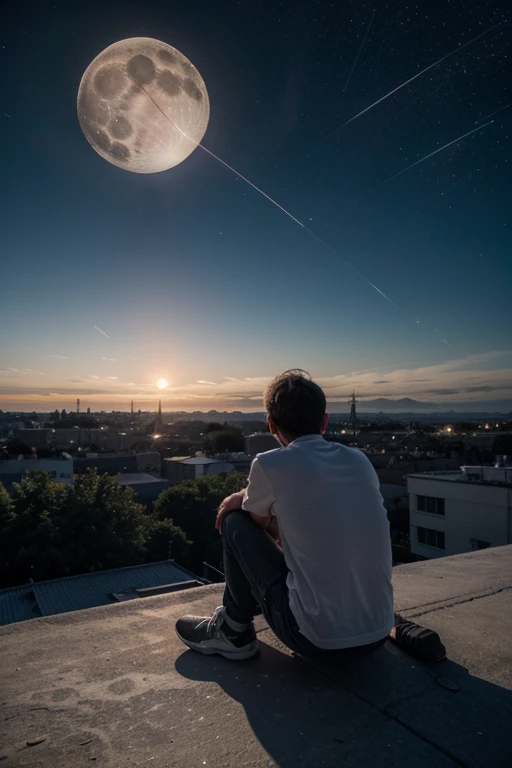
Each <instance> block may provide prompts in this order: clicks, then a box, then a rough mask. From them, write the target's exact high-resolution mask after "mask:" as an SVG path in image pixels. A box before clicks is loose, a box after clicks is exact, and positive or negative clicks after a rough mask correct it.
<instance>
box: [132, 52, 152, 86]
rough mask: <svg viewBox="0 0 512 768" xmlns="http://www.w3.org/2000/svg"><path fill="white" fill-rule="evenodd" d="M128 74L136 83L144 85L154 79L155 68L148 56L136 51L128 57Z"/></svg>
mask: <svg viewBox="0 0 512 768" xmlns="http://www.w3.org/2000/svg"><path fill="white" fill-rule="evenodd" d="M127 71H128V74H129V75H130V77H131V78H132V80H135V82H136V83H137V85H146V84H147V83H150V82H151V81H152V80H154V79H155V75H156V68H155V65H154V64H153V62H152V61H151V59H150V58H149V56H143V55H142V54H141V53H138V54H137V55H136V56H134V57H133V58H131V59H130V61H129V62H128V67H127Z"/></svg>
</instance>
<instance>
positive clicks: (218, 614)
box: [197, 605, 224, 637]
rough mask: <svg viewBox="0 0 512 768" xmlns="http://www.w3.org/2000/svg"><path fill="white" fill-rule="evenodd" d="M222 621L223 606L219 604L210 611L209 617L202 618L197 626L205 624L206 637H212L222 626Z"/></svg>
mask: <svg viewBox="0 0 512 768" xmlns="http://www.w3.org/2000/svg"><path fill="white" fill-rule="evenodd" d="M223 621H224V606H223V605H219V606H218V607H217V608H216V609H215V610H214V612H213V613H212V615H211V617H210V618H209V619H203V620H202V621H200V622H199V624H198V625H197V628H198V629H199V627H202V626H204V625H205V624H206V635H207V637H213V636H214V635H216V634H217V633H218V632H219V631H220V628H221V626H222V622H223Z"/></svg>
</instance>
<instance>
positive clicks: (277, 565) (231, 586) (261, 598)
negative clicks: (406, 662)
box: [222, 512, 386, 661]
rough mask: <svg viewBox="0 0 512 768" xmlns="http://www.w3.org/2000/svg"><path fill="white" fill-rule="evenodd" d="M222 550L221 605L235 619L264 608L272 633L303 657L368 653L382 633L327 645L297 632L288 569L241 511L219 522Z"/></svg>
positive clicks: (248, 619)
mask: <svg viewBox="0 0 512 768" xmlns="http://www.w3.org/2000/svg"><path fill="white" fill-rule="evenodd" d="M222 547H223V552H224V574H225V577H226V588H225V590H224V601H223V602H224V607H225V608H226V611H227V614H228V616H229V617H230V618H231V619H233V621H238V622H240V623H241V624H249V623H250V622H251V621H252V620H253V619H254V616H255V615H256V614H257V613H263V615H264V617H265V619H266V621H267V623H268V625H269V627H270V628H271V629H272V631H273V632H274V634H275V635H276V636H277V637H278V638H279V640H281V642H282V643H284V645H286V646H287V647H288V648H290V650H292V651H295V652H296V653H298V654H300V655H302V656H308V657H313V658H319V659H326V660H331V661H335V660H346V659H349V658H350V659H351V658H354V657H355V656H361V655H364V654H366V653H369V652H371V651H373V650H375V649H376V648H379V647H380V646H381V645H383V644H384V642H385V641H386V638H383V639H382V640H379V641H378V642H376V643H371V644H370V645H365V646H360V647H358V648H345V649H339V650H326V649H324V648H318V647H317V646H315V645H313V643H311V642H310V641H309V640H308V639H307V638H306V637H304V635H302V634H301V633H300V631H299V627H298V624H297V622H296V620H295V617H294V615H293V613H292V611H291V609H290V604H289V600H288V586H287V584H286V577H287V576H288V568H287V567H286V563H285V560H284V555H283V552H282V550H281V549H280V548H279V547H278V546H277V544H276V542H275V541H274V539H273V538H272V537H271V536H270V535H269V534H268V533H266V531H264V530H263V529H262V528H260V527H259V526H258V525H256V523H255V522H253V520H251V518H250V517H249V515H248V514H247V513H245V512H232V513H231V514H230V515H228V516H227V517H225V518H224V520H223V523H222Z"/></svg>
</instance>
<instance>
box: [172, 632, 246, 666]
mask: <svg viewBox="0 0 512 768" xmlns="http://www.w3.org/2000/svg"><path fill="white" fill-rule="evenodd" d="M176 634H177V635H178V637H179V639H180V640H181V642H182V643H185V645H186V646H188V647H189V648H191V649H192V650H193V651H197V653H202V654H203V656H223V657H224V658H225V659H230V660H231V661H245V659H252V658H253V656H256V655H257V654H258V653H259V652H260V646H259V641H258V640H256V642H255V644H254V645H251V646H250V647H249V648H247V647H246V648H240V650H238V649H237V650H236V651H223V650H222V649H220V648H211V647H210V648H207V647H205V646H204V645H202V644H201V643H193V642H191V641H190V640H185V638H184V637H182V636H181V635H180V633H179V632H178V630H176Z"/></svg>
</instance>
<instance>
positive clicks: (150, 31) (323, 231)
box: [0, 0, 512, 410]
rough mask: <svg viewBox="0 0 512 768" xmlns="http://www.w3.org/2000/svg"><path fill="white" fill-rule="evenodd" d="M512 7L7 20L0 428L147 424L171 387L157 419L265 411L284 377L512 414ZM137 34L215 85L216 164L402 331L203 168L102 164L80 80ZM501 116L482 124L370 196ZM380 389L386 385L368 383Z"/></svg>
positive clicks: (242, 8)
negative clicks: (3, 421) (86, 410)
mask: <svg viewBox="0 0 512 768" xmlns="http://www.w3.org/2000/svg"><path fill="white" fill-rule="evenodd" d="M507 6H508V3H507V2H506V0H498V2H491V1H490V0H489V1H488V2H479V1H476V2H472V3H471V4H468V3H467V2H465V1H463V0H453V2H438V1H436V2H434V3H433V2H419V3H415V4H414V3H410V4H409V3H407V2H404V1H403V0H402V1H401V2H387V3H381V2H376V3H372V4H371V5H368V4H362V3H360V2H356V1H355V0H354V1H353V2H345V1H343V2H338V3H334V2H333V3H332V4H330V3H327V2H313V3H299V2H291V1H290V2H282V3H279V2H265V1H264V2H262V3H259V4H257V5H254V4H247V3H245V2H239V3H237V2H224V1H222V0H221V1H220V2H219V3H216V4H214V5H212V3H211V2H206V0H203V1H202V2H200V1H199V0H190V1H189V2H187V3H184V4H179V3H172V4H170V3H166V2H165V3H164V2H155V1H154V0H147V2H144V3H134V2H105V3H84V2H78V3H63V2H58V1H57V2H54V3H52V4H50V5H47V4H40V3H30V2H28V3H24V4H23V5H22V6H19V7H14V6H11V10H10V13H9V17H8V19H7V21H6V23H5V24H4V25H3V29H2V33H1V39H0V44H1V46H2V47H0V62H1V66H2V70H3V72H4V81H5V83H6V88H4V90H3V95H2V103H1V104H0V107H1V109H0V130H1V133H2V137H1V140H2V145H3V147H4V150H5V148H7V149H8V151H7V152H6V153H5V152H4V153H3V159H2V178H3V179H4V186H3V189H4V198H3V205H2V210H1V217H2V221H1V227H0V231H1V235H0V238H1V239H0V244H1V246H0V247H1V250H2V253H3V254H4V257H3V259H2V280H1V286H2V301H1V308H0V312H1V315H2V320H1V324H0V408H3V409H4V410H8V409H17V408H25V407H26V408H30V409H32V408H41V409H47V408H48V409H49V408H51V407H53V408H55V407H67V408H69V407H72V405H73V401H74V399H75V398H76V397H77V396H80V397H81V398H82V404H83V407H87V405H91V407H92V408H93V409H94V408H96V407H102V408H123V407H126V404H127V403H128V401H129V400H130V399H131V398H132V397H133V398H135V400H136V402H139V403H140V407H145V405H146V403H145V401H148V402H149V401H150V400H151V399H154V397H155V396H156V390H155V386H154V382H155V381H156V379H158V378H159V377H161V376H163V377H165V378H166V379H167V380H168V381H169V383H170V388H169V390H167V391H166V392H164V394H163V401H164V402H163V404H164V407H165V408H174V407H176V408H180V409H189V408H190V409H192V408H206V407H212V408H213V407H216V408H219V409H224V408H228V409H231V408H235V407H236V408H238V409H239V410H257V409H258V407H259V405H260V401H259V399H258V398H259V392H260V391H261V389H258V388H259V387H260V385H261V386H263V385H264V383H265V381H266V380H267V378H268V377H270V376H272V375H274V374H276V373H279V372H280V371H282V370H284V369H286V368H290V367H302V368H305V369H307V370H308V371H309V372H310V373H311V374H312V375H313V376H314V377H315V378H317V379H319V380H321V381H322V382H323V383H324V386H326V387H327V388H328V389H329V390H330V391H331V399H334V400H336V401H338V400H339V401H340V402H341V401H345V400H346V399H347V396H348V394H349V392H351V390H352V387H356V388H357V389H358V391H360V392H361V394H362V395H363V396H368V397H378V396H379V395H383V396H387V397H403V396H411V397H414V398H415V399H418V400H428V401H436V402H445V403H449V402H451V401H453V402H455V401H457V402H460V401H464V402H468V406H469V404H471V403H472V402H475V403H476V401H481V400H483V399H485V400H486V401H489V400H500V401H504V400H507V399H510V398H511V397H512V356H511V354H510V351H509V350H510V349H511V347H512V344H511V342H510V328H511V309H510V295H511V272H512V271H511V265H510V258H511V257H510V254H511V222H510V200H511V187H512V183H511V173H510V169H511V165H512V163H511V158H512V148H511V142H510V133H511V128H512V107H510V108H506V109H503V108H504V107H506V106H507V105H508V104H509V103H510V101H512V93H511V90H512V89H511V88H510V82H511V80H510V74H511V67H510V57H511V46H510V42H511V28H512V21H509V20H508V16H509V15H510V13H509V12H507ZM372 8H375V16H374V20H373V23H372V27H371V29H370V32H369V34H368V39H367V41H366V44H365V47H364V49H363V50H362V53H361V56H360V57H359V60H358V63H357V66H356V67H355V69H354V72H353V75H352V78H351V80H350V82H349V84H348V87H346V89H345V90H344V87H345V85H346V82H347V78H348V76H349V73H350V70H351V68H352V65H353V63H354V60H355V57H356V55H357V52H358V50H359V48H360V45H361V42H362V39H363V37H364V34H365V32H366V29H367V26H368V22H369V20H370V17H371V9H372ZM498 23H500V25H499V26H498V27H496V28H495V29H494V30H492V31H491V32H489V33H488V34H487V35H485V36H484V37H483V38H481V39H480V40H478V41H476V42H475V43H473V44H471V45H469V46H467V47H466V48H465V49H464V50H463V51H461V52H460V53H457V54H456V55H454V56H451V57H450V58H449V59H448V60H447V61H446V62H443V63H441V64H440V65H439V66H438V67H435V68H433V69H432V70H430V71H429V72H428V73H426V74H425V75H424V76H422V77H420V78H418V79H417V80H415V81H414V82H413V83H411V84H410V85H409V86H407V87H405V88H403V89H402V90H400V91H399V92H398V93H396V94H395V95H393V96H391V97H390V98H389V99H387V100H386V101H384V102H383V103H381V104H379V105H378V106H376V107H375V108H374V109H372V110H371V111H369V112H368V113H367V114H365V115H363V116H361V117H360V118H358V119H357V120H355V121H354V122H352V123H351V124H350V125H348V126H346V127H345V128H343V129H342V130H340V131H338V132H337V133H336V134H335V135H334V136H332V137H330V138H328V139H325V136H326V135H327V134H329V133H330V132H331V131H333V130H334V129H335V128H336V127H337V126H339V125H341V124H342V123H343V122H345V121H346V120H348V119H349V118H351V117H352V116H353V115H355V114H356V113H358V112H359V111H361V110H362V109H364V108H365V107H366V106H368V105H369V104H372V103H373V102H374V101H376V100H377V99H378V98H380V97H381V96H383V95H385V94H386V93H388V91H390V90H392V89H393V88H395V87H396V86H397V85H399V84H400V83H402V82H403V81H405V80H407V79H408V78H410V77H412V75H414V74H416V73H417V72H419V71H420V70H421V69H423V68H425V67H427V66H428V65H429V64H431V63H432V62H434V61H436V60H437V59H438V58H440V57H442V56H443V55H444V54H446V53H449V52H450V51H452V50H454V49H456V48H457V47H460V46H461V45H462V44H464V43H465V42H467V41H468V40H471V39H472V38H473V37H475V36H477V35H478V34H480V33H481V32H483V31H485V30H487V29H489V28H490V27H492V26H493V25H494V24H498ZM134 36H146V37H155V38H157V39H160V40H164V41H166V42H168V43H170V44H171V45H173V46H175V47H176V48H178V49H179V50H180V51H182V52H183V53H184V54H185V55H186V56H188V57H189V58H190V59H191V61H192V62H193V63H194V64H195V65H196V67H197V68H198V69H199V71H200V72H201V74H202V76H203V78H204V80H205V82H206V86H207V89H208V92H209V96H210V102H211V118H210V123H209V127H208V130H207V133H206V136H205V139H204V144H205V146H207V147H208V148H210V149H211V150H212V151H213V152H215V153H216V154H218V155H219V156H220V157H222V158H223V159H225V160H226V161H227V162H228V163H230V164H231V165H233V166H234V167H235V168H237V169H239V170H240V172H241V173H243V174H244V175H245V176H247V177H248V178H250V179H251V180H252V181H253V182H254V183H255V184H257V185H258V186H259V187H261V188H262V189H264V190H265V191H266V192H267V193H268V194H269V195H271V196H272V197H273V198H275V199H276V200H278V201H279V202H280V203H281V204H282V205H284V206H285V207H286V208H287V209H288V210H290V211H291V212H292V213H293V214H294V215H295V216H297V217H298V218H299V219H300V220H302V221H304V222H305V223H306V224H307V226H308V227H310V228H311V229H312V230H313V231H314V232H315V233H316V234H317V235H318V236H319V237H321V238H322V239H324V240H325V241H327V242H328V243H329V244H330V245H331V246H332V247H333V248H334V249H335V250H336V251H338V252H339V254H340V255H341V256H342V257H343V258H345V259H347V260H348V261H349V262H350V263H351V264H353V265H354V266H355V267H356V268H357V269H358V270H359V271H360V272H361V273H363V274H364V275H365V276H366V277H367V278H368V279H369V280H370V281H371V282H372V283H374V284H375V285H376V286H378V287H379V288H380V289H381V290H382V291H383V292H384V293H386V295H388V296H389V297H390V298H391V299H392V300H393V302H395V303H396V304H397V305H398V306H399V307H400V311H399V310H397V309H395V308H394V307H393V306H392V305H391V304H390V303H389V302H387V301H386V300H385V299H384V298H383V297H382V296H381V295H380V294H379V293H377V292H376V291H375V290H373V289H372V288H371V287H370V286H369V285H368V284H367V283H366V282H364V280H362V279H361V278H359V277H358V276H356V275H355V274H354V273H353V272H351V271H350V270H348V269H347V267H346V266H345V264H344V263H343V261H342V259H340V258H338V257H336V256H335V255H333V254H332V253H330V252H329V251H327V250H326V249H324V248H323V247H322V246H321V245H320V244H319V243H318V242H317V241H316V240H315V239H313V238H312V237H310V236H309V235H308V233H307V232H305V231H303V230H302V229H301V228H300V227H298V226H297V225H295V224H294V223H293V222H292V221H291V220H290V219H288V218H287V217H286V216H285V215H284V214H283V213H282V212H281V211H279V210H278V209H277V208H275V207H273V206H272V205H271V204H270V203H269V202H268V201H267V200H265V199H264V198H263V197H261V196H259V195H258V194H257V193H256V192H255V191H254V190H253V189H251V188H250V187H248V186H247V185H246V184H244V182H243V181H242V180H240V179H237V178H236V177H234V176H233V175H232V174H231V173H230V172H228V171H227V170H226V169H225V168H223V167H222V166H220V165H219V164H218V163H216V162H215V160H213V159H212V158H211V157H208V156H207V155H206V154H205V153H203V152H201V151H200V150H196V151H195V152H194V153H193V154H192V155H191V156H190V157H189V158H188V159H187V160H186V161H185V162H184V163H182V164H181V165H180V166H178V167H176V168H174V169H171V170H170V171H167V172H165V173H161V174H152V175H147V176H146V175H140V174H131V173H128V172H126V171H123V170H121V169H119V168H116V167H114V166H112V165H110V164H109V163H107V162H106V161H105V160H103V159H102V158H101V157H100V156H99V155H97V154H96V153H95V152H94V151H93V150H92V149H91V147H90V146H89V145H88V143H87V142H86V140H85V138H84V136H83V134H82V132H81V130H80V127H79V124H78V120H77V115H76V95H77V90H78V86H79V83H80V79H81V76H82V74H83V72H84V70H85V69H86V67H87V66H88V64H89V63H90V61H91V60H92V59H93V58H94V57H95V56H96V55H97V54H98V53H99V52H100V51H101V50H102V49H103V48H105V47H106V46H108V45H109V44H111V43H113V42H115V41H116V40H119V39H123V38H126V37H134ZM6 73H7V76H6ZM500 109H502V111H501V112H499V113H498V114H496V115H495V116H494V122H493V123H492V124H491V125H490V126H488V127H486V128H484V129H483V130H482V131H479V132H477V133H475V134H473V135H472V136H470V137H468V138H466V139H464V140H463V141H460V142H457V143H455V144H453V145H452V146H450V147H449V148H447V149H446V150H444V151H443V152H440V153H439V154H437V155H435V156H434V157H432V158H430V159H429V160H427V161H426V162H424V163H422V164H421V165H419V166H418V167H416V168H414V169H411V170H410V171H408V172H407V173H405V174H403V175H401V176H400V177H399V178H397V179H394V180H393V181H390V182H389V183H388V184H385V185H384V186H383V187H380V188H379V189H373V188H374V187H376V186H378V185H379V184H380V183H381V182H383V181H384V180H386V179H387V178H388V177H390V176H392V175H393V174H395V173H397V172H399V171H400V170H402V169H403V168H405V167H407V166H408V165H410V164H411V163H414V162H416V161H417V160H419V159H421V158H422V157H424V156H425V155H427V154H429V153H430V152H433V151H434V150H435V149H437V148H439V147H441V146H443V145H444V144H446V143H448V142H450V141H452V140H453V139H455V138H456V137H458V136H461V135H463V134H465V133H467V132H469V131H471V130H472V129H473V128H475V127H477V125H479V124H480V123H479V121H482V122H485V120H484V118H485V117H486V116H487V115H489V114H490V113H492V112H495V111H496V110H500ZM491 119H492V118H491ZM416 318H417V319H418V320H419V321H420V324H419V325H418V324H417V323H416V322H415V319H416ZM95 325H96V326H98V327H100V328H101V329H103V330H104V331H105V332H106V333H107V334H108V338H106V337H105V336H103V335H102V334H101V333H99V332H98V331H97V330H95V328H94V326H95ZM443 337H444V338H446V339H447V340H448V342H449V344H450V346H448V345H447V344H445V343H444V342H443V341H442V338H443ZM106 358H109V359H106ZM367 369H372V371H370V372H368V373H370V374H371V376H370V378H368V374H361V373H358V372H361V371H366V370H367ZM373 369H376V372H377V373H378V374H379V375H376V373H374V372H373ZM425 371H428V374H425ZM461 371H463V372H464V373H463V374H461ZM421 372H423V373H421ZM380 374H382V375H380ZM226 377H230V378H231V379H236V380H237V381H236V382H235V381H229V380H228V378H226ZM422 379H428V380H429V382H428V383H427V382H423V381H422ZM198 381H199V382H211V383H205V384H198V383H197V382H198ZM380 382H383V383H380ZM482 387H484V388H485V389H482ZM475 388H476V390H475ZM251 398H253V399H252V400H251ZM511 407H512V405H511Z"/></svg>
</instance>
